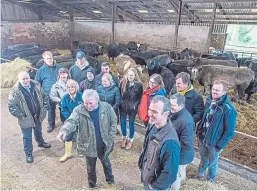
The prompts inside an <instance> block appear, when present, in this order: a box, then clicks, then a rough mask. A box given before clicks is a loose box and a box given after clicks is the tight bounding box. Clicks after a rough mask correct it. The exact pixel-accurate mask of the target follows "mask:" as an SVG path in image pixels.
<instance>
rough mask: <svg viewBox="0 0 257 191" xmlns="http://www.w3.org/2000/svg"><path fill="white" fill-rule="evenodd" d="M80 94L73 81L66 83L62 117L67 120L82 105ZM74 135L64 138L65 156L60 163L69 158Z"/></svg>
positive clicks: (77, 85)
mask: <svg viewBox="0 0 257 191" xmlns="http://www.w3.org/2000/svg"><path fill="white" fill-rule="evenodd" d="M82 102H83V101H82V93H81V92H80V91H79V84H78V83H77V82H76V81H75V80H68V81H67V94H65V95H64V96H63V99H62V104H61V111H62V115H63V117H64V118H65V120H66V119H68V118H69V117H70V115H71V113H72V111H73V109H74V108H75V107H76V106H78V105H80V104H81V103H82ZM75 137H76V133H74V134H71V135H70V136H67V137H65V154H64V156H63V157H62V158H61V159H60V162H64V161H66V160H67V159H68V158H70V157H71V149H72V140H73V139H75Z"/></svg>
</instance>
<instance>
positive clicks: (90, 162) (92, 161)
mask: <svg viewBox="0 0 257 191" xmlns="http://www.w3.org/2000/svg"><path fill="white" fill-rule="evenodd" d="M97 155H98V158H99V159H100V161H101V163H102V165H103V169H104V174H105V180H106V182H107V183H114V176H113V175H112V165H111V162H110V159H109V154H108V155H107V156H106V157H105V158H104V147H103V148H100V149H97ZM96 160H97V157H95V158H92V157H86V164H87V174H88V183H90V182H91V183H93V184H96V181H97V178H96Z"/></svg>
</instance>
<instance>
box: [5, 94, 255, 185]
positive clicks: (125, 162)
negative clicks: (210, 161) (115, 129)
mask: <svg viewBox="0 0 257 191" xmlns="http://www.w3.org/2000/svg"><path fill="white" fill-rule="evenodd" d="M8 93H9V90H8V89H3V90H1V189H18V190H20V189H22V190H25V189H33V190H34V189H40V190H46V189H47V190H57V189H65V190H75V189H78V190H82V189H88V187H87V173H86V166H85V160H84V158H81V157H78V156H76V155H75V151H74V157H73V158H71V159H69V160H68V161H66V162H65V163H60V162H59V158H60V157H61V156H62V155H63V154H64V150H63V147H64V145H63V143H61V142H58V141H57V140H56V135H57V133H58V131H59V127H57V128H56V129H55V130H54V131H53V132H52V133H50V134H48V133H47V132H46V127H47V124H46V121H44V123H43V136H44V138H45V141H46V142H48V143H50V144H51V145H52V147H51V148H50V149H42V148H38V147H37V144H36V142H35V141H33V145H34V152H33V155H34V157H35V158H34V163H32V164H27V163H26V161H25V155H24V152H23V145H22V137H21V130H20V127H19V125H18V123H17V119H16V118H14V117H13V116H11V114H10V113H9V111H8V106H7V99H8ZM58 124H60V122H59V120H58V121H57V125H58ZM143 139H144V137H143V135H141V134H136V136H135V141H134V147H133V149H131V150H130V151H124V150H121V149H120V148H119V144H118V140H120V137H119V136H118V137H117V139H116V144H115V149H114V152H113V153H112V155H111V163H112V166H113V174H114V176H115V182H116V185H113V186H111V187H110V186H109V185H107V184H106V182H105V178H104V174H103V169H102V167H101V165H100V164H99V162H98V165H97V175H98V189H108V190H120V189H122V190H123V189H126V190H132V189H133V190H138V189H143V186H142V184H141V183H140V172H139V170H138V168H137V160H138V156H139V153H140V150H141V145H142V141H143ZM198 162H199V161H197V160H195V161H194V163H193V164H192V165H190V167H189V168H188V177H189V181H187V182H185V183H184V184H183V186H182V189H183V188H185V189H189V188H190V189H198V190H201V189H209V190H213V189H222V190H224V189H225V190H242V189H243V190H246V189H247V190H255V189H257V184H256V183H254V182H251V181H248V180H246V179H244V178H242V177H239V176H236V175H234V174H231V173H229V172H226V171H224V170H220V171H219V175H218V178H217V184H213V185H211V186H208V185H207V186H206V184H205V183H203V182H201V181H197V180H195V179H194V176H195V172H196V166H197V163H198ZM192 181H193V182H195V183H196V184H195V187H194V184H192ZM189 184H190V185H189ZM189 186H190V187H189ZM192 186H193V187H192Z"/></svg>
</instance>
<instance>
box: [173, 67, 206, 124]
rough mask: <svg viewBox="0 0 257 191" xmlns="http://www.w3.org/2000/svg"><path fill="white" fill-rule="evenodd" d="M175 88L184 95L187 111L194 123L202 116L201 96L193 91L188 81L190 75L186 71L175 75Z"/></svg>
mask: <svg viewBox="0 0 257 191" xmlns="http://www.w3.org/2000/svg"><path fill="white" fill-rule="evenodd" d="M176 88H177V91H178V93H179V94H181V95H183V96H185V98H186V104H185V107H186V109H187V111H188V112H189V113H190V114H191V115H192V116H193V118H194V121H195V123H197V122H199V121H200V120H201V119H202V116H203V109H204V103H203V97H202V96H201V95H200V94H199V93H198V92H197V91H195V89H194V87H193V85H192V84H191V82H190V75H189V74H188V73H186V72H181V73H178V74H177V76H176Z"/></svg>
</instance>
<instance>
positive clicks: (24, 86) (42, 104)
mask: <svg viewBox="0 0 257 191" xmlns="http://www.w3.org/2000/svg"><path fill="white" fill-rule="evenodd" d="M18 79H19V81H18V82H17V83H16V84H15V85H14V87H13V89H12V91H11V92H10V94H9V98H8V107H9V111H10V113H11V114H12V115H13V116H14V117H17V118H18V123H19V125H20V127H21V131H22V135H23V146H24V152H25V154H26V161H27V163H32V162H33V156H32V152H33V146H32V129H33V131H34V135H35V139H36V141H37V143H38V146H39V147H43V148H49V147H51V145H50V144H48V143H45V141H44V139H43V137H42V121H43V120H44V118H45V116H46V108H47V97H46V95H45V94H44V92H43V90H42V89H41V88H40V84H39V83H38V82H36V81H33V80H30V77H29V74H28V73H27V72H20V73H19V75H18Z"/></svg>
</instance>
